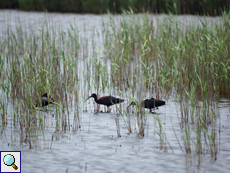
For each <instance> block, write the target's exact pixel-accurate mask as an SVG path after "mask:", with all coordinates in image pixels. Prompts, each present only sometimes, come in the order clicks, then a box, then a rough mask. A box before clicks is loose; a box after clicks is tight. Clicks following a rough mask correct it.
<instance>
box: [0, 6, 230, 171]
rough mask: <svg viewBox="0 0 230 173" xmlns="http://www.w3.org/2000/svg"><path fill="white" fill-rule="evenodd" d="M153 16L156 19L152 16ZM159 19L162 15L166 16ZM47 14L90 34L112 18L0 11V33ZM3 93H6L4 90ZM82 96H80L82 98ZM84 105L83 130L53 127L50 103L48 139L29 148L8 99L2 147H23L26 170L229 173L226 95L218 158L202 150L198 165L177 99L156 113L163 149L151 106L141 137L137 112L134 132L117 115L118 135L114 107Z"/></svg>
mask: <svg viewBox="0 0 230 173" xmlns="http://www.w3.org/2000/svg"><path fill="white" fill-rule="evenodd" d="M150 17H152V18H156V16H154V15H150ZM158 17H160V18H163V16H158ZM178 17H180V18H181V20H182V21H183V22H184V23H185V24H186V23H187V22H190V21H198V18H197V17H194V16H178ZM44 18H45V19H47V20H49V21H51V22H52V23H53V24H55V25H56V27H60V28H61V29H63V30H65V29H66V28H68V26H69V23H71V22H73V23H76V24H77V26H78V28H79V31H80V33H82V34H83V33H85V32H83V30H84V29H86V30H87V31H88V32H89V33H90V32H91V29H92V27H95V28H96V29H97V30H99V31H100V29H101V21H102V19H103V20H105V21H107V20H109V17H108V16H107V15H91V14H87V15H78V14H60V13H52V14H44V13H38V12H19V11H14V10H0V32H3V30H4V29H6V27H5V26H6V25H10V26H12V27H15V26H17V25H18V24H20V25H21V26H22V27H25V29H26V28H27V29H31V27H34V29H37V27H39V26H41V25H42V24H43V22H44ZM119 18H121V16H115V21H116V20H119ZM201 19H202V17H201ZM207 20H208V21H210V23H211V22H215V21H219V20H221V19H220V18H219V17H216V18H207ZM89 36H90V34H89V35H86V37H89ZM0 93H1V94H0V95H4V94H3V93H2V91H1V90H0ZM127 96H128V94H127ZM149 97H150V96H149ZM127 98H128V97H127ZM124 99H126V98H124ZM83 100H84V99H83V98H82V102H83ZM127 101H128V100H126V102H125V103H123V104H122V107H123V109H125V107H126V106H127V105H126V104H127ZM85 104H86V105H87V107H88V112H87V113H82V112H81V113H80V125H81V128H80V130H75V129H74V126H71V127H70V131H66V132H63V131H61V130H59V131H55V122H56V118H55V116H53V115H55V108H54V107H52V106H49V107H48V112H41V113H40V114H41V117H43V118H44V119H46V123H45V124H44V137H43V135H41V136H42V137H40V138H39V140H38V147H37V148H36V147H34V148H33V149H28V143H25V145H19V139H17V138H16V139H15V136H19V135H16V134H17V133H19V132H18V131H14V128H13V121H12V116H13V113H12V105H11V103H10V101H9V105H8V111H7V112H8V114H7V118H8V122H9V123H8V125H7V127H6V129H5V130H4V131H3V133H2V134H1V135H0V150H1V151H14V150H15V151H22V172H98V173H102V172H143V173H145V172H146V173H149V172H186V171H188V172H229V169H230V164H229V163H230V146H229V142H230V137H229V134H230V119H229V116H230V109H229V105H230V102H229V100H226V99H222V100H221V102H220V103H219V105H218V106H219V115H220V129H219V125H217V129H216V133H217V136H218V140H216V141H217V145H218V154H217V160H216V161H213V159H212V158H211V157H210V154H209V153H203V154H201V165H200V166H198V156H197V155H196V154H195V153H192V154H186V152H185V148H184V141H183V139H182V137H183V135H182V134H183V132H181V128H180V123H179V118H178V117H180V107H179V105H178V102H176V101H175V99H174V98H170V99H168V100H167V102H166V105H165V106H162V107H160V108H159V110H157V111H156V112H157V114H156V116H159V117H160V119H161V122H162V123H163V132H164V139H165V140H164V141H165V143H164V146H165V149H161V147H160V146H161V144H160V143H161V142H160V137H159V136H158V135H157V133H156V128H155V127H156V126H157V123H156V121H155V119H154V118H153V116H152V115H151V114H149V113H148V111H147V110H146V114H147V116H146V117H147V120H146V126H145V136H144V137H139V136H138V135H137V134H136V133H135V130H137V129H136V123H135V118H134V115H133V114H131V127H132V130H133V133H132V134H128V130H127V127H126V125H125V122H124V120H123V118H122V117H119V124H120V133H121V137H117V127H116V120H115V119H116V117H117V113H116V109H115V106H112V112H111V113H108V114H107V113H93V99H90V100H89V101H87V102H86V103H85ZM101 109H102V106H101ZM74 114H75V112H74V109H71V108H70V122H71V123H70V124H73V123H72V122H73V121H74V120H73V119H74ZM218 123H219V122H218ZM0 124H1V123H0ZM219 131H220V133H219ZM12 133H14V134H15V135H12ZM219 134H220V135H219ZM52 138H53V141H52ZM192 145H193V144H192ZM180 146H181V147H180Z"/></svg>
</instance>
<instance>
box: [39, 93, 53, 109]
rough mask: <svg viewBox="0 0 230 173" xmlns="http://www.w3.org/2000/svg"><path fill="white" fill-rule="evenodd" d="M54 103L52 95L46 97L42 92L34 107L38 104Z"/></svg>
mask: <svg viewBox="0 0 230 173" xmlns="http://www.w3.org/2000/svg"><path fill="white" fill-rule="evenodd" d="M52 103H54V99H53V98H52V96H49V98H48V95H47V93H45V94H43V95H42V97H41V98H40V100H39V101H38V102H37V103H36V107H38V106H42V107H44V106H47V105H48V104H52Z"/></svg>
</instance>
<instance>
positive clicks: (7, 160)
mask: <svg viewBox="0 0 230 173" xmlns="http://www.w3.org/2000/svg"><path fill="white" fill-rule="evenodd" d="M3 162H4V164H5V165H7V166H12V167H13V168H14V169H15V170H17V169H18V167H17V166H16V165H15V164H14V163H15V158H14V156H13V155H11V154H7V155H5V156H4V158H3Z"/></svg>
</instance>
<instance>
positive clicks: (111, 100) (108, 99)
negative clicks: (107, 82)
mask: <svg viewBox="0 0 230 173" xmlns="http://www.w3.org/2000/svg"><path fill="white" fill-rule="evenodd" d="M91 97H93V98H94V100H95V102H96V103H97V104H101V105H105V106H107V113H109V112H111V109H109V106H111V105H114V104H117V103H121V102H123V101H124V99H119V98H116V97H113V96H104V97H101V98H99V99H97V95H96V94H95V93H93V94H92V95H91V96H89V97H88V98H87V99H86V100H85V102H86V101H87V100H88V99H89V98H91Z"/></svg>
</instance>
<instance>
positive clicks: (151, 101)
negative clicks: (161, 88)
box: [127, 98, 165, 113]
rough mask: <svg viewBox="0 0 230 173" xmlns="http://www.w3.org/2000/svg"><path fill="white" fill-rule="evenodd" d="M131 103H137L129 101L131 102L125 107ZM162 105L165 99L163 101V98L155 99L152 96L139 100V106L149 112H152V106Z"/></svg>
mask: <svg viewBox="0 0 230 173" xmlns="http://www.w3.org/2000/svg"><path fill="white" fill-rule="evenodd" d="M131 105H137V103H136V102H131V104H130V105H129V106H128V107H127V109H128V108H129V107H130V106H131ZM162 105H165V101H163V100H156V99H154V98H151V99H146V100H143V101H142V102H141V106H142V107H144V108H148V109H149V112H150V113H154V112H152V111H151V109H152V108H157V109H158V107H159V106H162Z"/></svg>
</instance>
